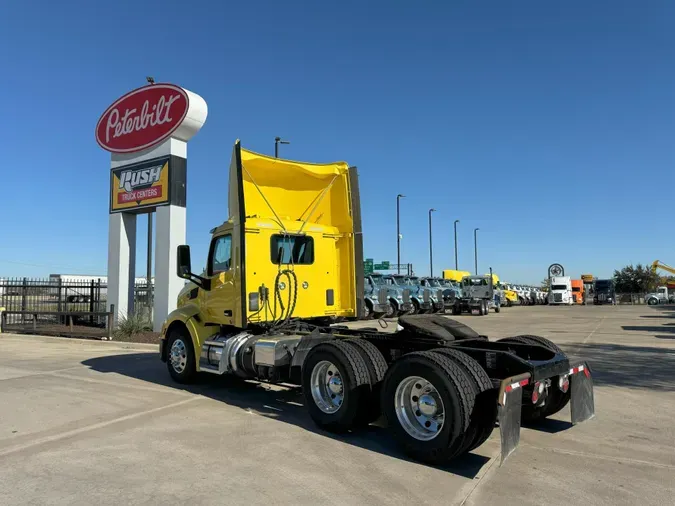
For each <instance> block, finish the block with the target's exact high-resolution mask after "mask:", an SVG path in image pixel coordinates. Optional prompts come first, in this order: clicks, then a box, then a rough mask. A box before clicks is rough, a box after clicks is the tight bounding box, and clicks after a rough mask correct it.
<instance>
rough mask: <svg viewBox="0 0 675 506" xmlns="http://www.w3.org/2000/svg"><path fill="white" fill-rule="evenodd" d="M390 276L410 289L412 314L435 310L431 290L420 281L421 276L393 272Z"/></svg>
mask: <svg viewBox="0 0 675 506" xmlns="http://www.w3.org/2000/svg"><path fill="white" fill-rule="evenodd" d="M390 277H391V278H392V279H393V280H394V283H396V284H397V285H398V286H400V287H402V288H404V289H408V290H410V302H411V303H412V309H411V310H410V314H424V313H431V312H433V310H434V304H433V301H432V298H431V290H430V289H429V288H424V287H423V286H422V285H421V284H420V283H419V278H417V277H416V276H407V275H404V274H392V275H391V276H390Z"/></svg>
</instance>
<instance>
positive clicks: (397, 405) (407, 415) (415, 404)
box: [394, 376, 445, 441]
mask: <svg viewBox="0 0 675 506" xmlns="http://www.w3.org/2000/svg"><path fill="white" fill-rule="evenodd" d="M394 410H395V411H396V417H397V418H398V421H399V423H400V424H401V427H403V430H405V431H406V432H407V433H408V434H409V435H410V436H412V437H414V438H415V439H417V440H419V441H431V440H432V439H434V438H435V437H436V436H438V435H439V434H440V432H441V430H442V429H443V423H444V422H445V407H444V405H443V399H441V396H440V394H439V393H438V390H437V389H436V387H435V386H434V385H433V384H432V383H431V382H430V381H428V380H425V379H424V378H421V377H419V376H409V377H407V378H405V379H404V380H403V381H401V382H400V383H399V384H398V387H396V393H395V394H394Z"/></svg>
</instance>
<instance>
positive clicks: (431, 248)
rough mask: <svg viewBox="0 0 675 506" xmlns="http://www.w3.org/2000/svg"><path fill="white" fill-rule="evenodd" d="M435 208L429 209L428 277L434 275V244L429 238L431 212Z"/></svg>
mask: <svg viewBox="0 0 675 506" xmlns="http://www.w3.org/2000/svg"><path fill="white" fill-rule="evenodd" d="M434 211H436V209H429V277H431V278H433V277H434V244H433V241H432V239H431V213H433V212H434Z"/></svg>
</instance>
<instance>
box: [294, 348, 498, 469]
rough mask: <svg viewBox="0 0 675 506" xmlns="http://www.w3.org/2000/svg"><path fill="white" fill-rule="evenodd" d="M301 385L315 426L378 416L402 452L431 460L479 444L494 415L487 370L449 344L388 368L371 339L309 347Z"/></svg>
mask: <svg viewBox="0 0 675 506" xmlns="http://www.w3.org/2000/svg"><path fill="white" fill-rule="evenodd" d="M302 383H303V391H304V395H305V402H306V406H307V409H308V411H309V414H310V416H311V417H312V419H313V420H314V421H315V423H317V424H318V425H319V426H321V427H323V428H324V429H326V430H330V431H334V432H345V431H348V430H352V429H354V428H358V427H359V426H363V425H367V424H368V423H370V422H372V421H374V420H376V419H377V418H378V417H379V416H380V415H384V417H385V419H386V421H387V424H388V426H389V429H390V430H391V432H392V434H393V435H394V438H395V439H396V441H397V442H398V443H399V445H400V446H401V447H402V448H403V450H404V451H405V452H406V453H407V454H408V455H410V456H411V457H413V458H415V459H417V460H420V461H424V462H429V463H441V462H445V461H447V460H449V459H451V458H453V457H456V456H459V455H461V454H463V453H465V452H467V451H470V450H471V449H473V448H476V447H477V446H480V445H481V444H482V443H483V442H485V440H486V439H487V438H488V437H489V436H490V434H491V433H492V429H493V427H494V424H495V420H496V399H492V398H491V397H492V396H494V389H493V388H492V384H491V382H490V379H489V378H488V376H487V374H486V373H485V371H484V370H483V369H482V368H481V367H480V365H479V364H478V363H477V362H476V361H475V360H473V359H472V358H471V357H469V356H468V355H466V354H464V353H462V352H460V351H457V350H454V349H450V348H440V349H437V350H433V351H423V352H415V353H409V354H407V355H405V356H403V357H402V358H400V359H398V360H396V361H395V362H394V363H393V364H392V365H391V366H390V367H387V363H386V361H385V359H384V357H383V356H382V354H381V352H380V351H379V350H378V349H377V348H376V347H375V346H374V345H373V344H372V343H371V342H369V341H366V340H364V339H349V340H335V341H328V342H325V343H322V344H319V345H317V346H315V347H314V348H312V350H311V351H310V352H309V354H308V356H307V359H306V361H305V363H304V367H303V373H302ZM491 393H492V395H491Z"/></svg>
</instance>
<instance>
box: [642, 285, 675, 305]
mask: <svg viewBox="0 0 675 506" xmlns="http://www.w3.org/2000/svg"><path fill="white" fill-rule="evenodd" d="M645 302H646V303H647V304H649V305H650V306H655V305H657V304H668V303H672V302H675V292H674V291H673V290H671V289H669V288H668V287H667V286H659V287H657V288H656V292H652V293H648V294H647V295H645Z"/></svg>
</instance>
